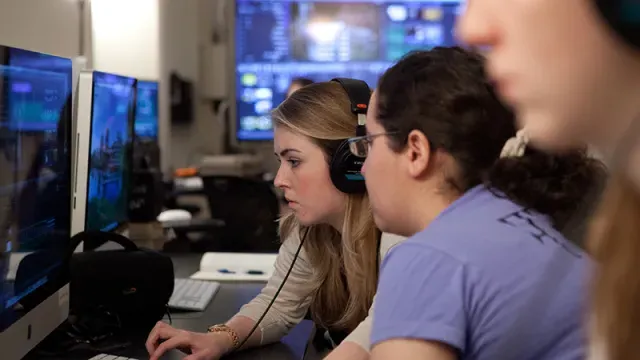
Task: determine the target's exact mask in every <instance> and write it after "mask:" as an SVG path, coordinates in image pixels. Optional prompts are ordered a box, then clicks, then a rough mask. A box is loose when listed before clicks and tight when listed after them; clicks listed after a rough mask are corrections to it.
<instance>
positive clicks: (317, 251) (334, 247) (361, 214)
mask: <svg viewBox="0 0 640 360" xmlns="http://www.w3.org/2000/svg"><path fill="white" fill-rule="evenodd" d="M272 119H273V122H274V126H275V127H284V128H287V129H288V130H290V131H292V132H294V133H297V134H300V135H303V136H306V137H307V138H309V139H310V140H311V141H312V142H314V143H315V144H316V145H318V146H319V147H320V148H321V149H322V150H323V151H324V153H325V156H326V160H327V166H328V164H329V161H330V159H331V156H332V155H333V153H334V152H335V151H336V149H337V147H338V146H339V144H340V143H341V142H342V141H344V139H346V138H348V137H350V136H354V135H355V128H356V124H357V119H356V116H355V115H354V114H353V113H351V111H350V102H349V99H348V97H347V94H346V92H345V91H344V90H343V89H342V88H341V86H340V84H338V83H335V82H324V83H316V84H312V85H308V86H305V87H304V88H302V89H300V90H298V91H296V92H295V93H294V94H293V95H292V96H291V97H290V98H288V99H287V100H285V102H283V103H282V104H281V105H280V106H279V107H278V108H276V109H275V110H274V111H273V114H272ZM304 230H308V232H307V234H306V238H305V242H304V250H305V251H306V253H307V254H308V257H309V260H310V262H311V264H312V266H313V269H314V273H315V278H314V279H313V281H314V282H315V283H316V285H317V286H316V288H317V291H316V293H315V296H314V298H313V300H312V302H311V308H310V309H311V315H312V317H313V319H314V321H316V323H318V324H320V325H322V326H325V327H332V328H338V329H345V330H353V329H355V327H356V326H357V325H358V324H359V323H360V322H361V321H362V320H364V319H365V317H366V316H367V312H368V310H369V307H370V306H371V303H372V302H373V296H374V295H375V291H376V286H377V281H378V279H377V273H378V261H377V259H378V256H377V252H378V242H379V240H380V231H379V230H378V229H377V228H376V226H375V223H374V221H373V216H372V214H371V209H370V206H369V198H368V196H367V194H351V195H349V196H348V197H347V203H346V208H345V218H344V223H343V225H342V231H341V232H339V231H337V230H336V229H334V228H333V227H331V226H330V225H327V224H317V225H311V226H309V227H308V229H303V226H302V225H301V224H299V223H298V221H297V219H296V217H295V216H294V215H292V214H289V215H285V216H284V217H283V218H282V219H280V236H281V238H282V239H283V241H286V239H287V238H289V237H290V236H291V235H293V234H294V233H295V232H298V234H300V233H302V232H303V231H304Z"/></svg>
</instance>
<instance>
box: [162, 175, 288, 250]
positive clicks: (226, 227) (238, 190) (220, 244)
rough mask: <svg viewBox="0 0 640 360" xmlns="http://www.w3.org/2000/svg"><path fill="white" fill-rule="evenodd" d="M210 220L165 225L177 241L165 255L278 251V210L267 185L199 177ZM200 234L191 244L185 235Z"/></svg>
mask: <svg viewBox="0 0 640 360" xmlns="http://www.w3.org/2000/svg"><path fill="white" fill-rule="evenodd" d="M202 182H203V187H202V192H203V195H204V196H205V198H206V199H207V203H208V206H209V211H210V214H211V218H209V219H193V220H191V221H184V222H173V223H169V224H167V225H166V226H165V227H166V228H171V229H172V230H173V232H174V234H175V235H176V240H175V241H171V242H169V243H168V244H167V245H165V251H181V252H182V251H190V252H213V251H216V252H253V253H275V252H277V251H278V249H279V248H280V242H279V238H278V223H277V219H278V216H279V211H280V206H279V203H278V198H277V196H276V194H275V192H274V191H273V188H272V184H271V183H270V182H266V181H262V180H259V179H255V178H242V177H235V176H219V175H214V176H202ZM191 233H201V234H204V236H203V237H202V238H200V239H199V240H197V241H192V240H191V239H190V238H189V237H188V234H191Z"/></svg>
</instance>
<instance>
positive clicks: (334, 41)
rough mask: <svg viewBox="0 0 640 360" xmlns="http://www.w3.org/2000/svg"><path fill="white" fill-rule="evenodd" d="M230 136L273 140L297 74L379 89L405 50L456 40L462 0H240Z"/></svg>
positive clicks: (242, 139)
mask: <svg viewBox="0 0 640 360" xmlns="http://www.w3.org/2000/svg"><path fill="white" fill-rule="evenodd" d="M235 2H236V6H235V17H234V18H233V19H232V21H235V25H234V26H233V28H234V31H235V36H233V39H234V42H235V44H234V45H235V46H234V48H235V54H234V55H235V78H234V81H232V82H231V83H232V84H234V88H235V89H234V91H233V94H234V97H235V106H232V107H231V111H232V113H231V115H232V116H231V118H232V119H235V120H234V121H233V128H234V129H233V130H234V131H231V134H232V135H231V136H232V139H231V140H232V142H235V143H237V142H241V141H265V140H271V139H272V138H273V128H272V124H271V119H270V116H269V115H270V112H271V110H272V109H273V108H274V107H275V106H277V105H278V104H280V103H281V102H282V101H284V99H285V96H286V92H287V89H288V87H289V84H290V83H291V80H293V79H295V78H298V77H305V78H310V79H312V80H314V81H329V80H331V79H332V78H335V77H351V78H357V79H361V80H364V81H366V82H367V83H368V84H369V86H371V87H372V88H375V86H376V84H377V81H378V78H379V76H380V75H381V74H382V73H383V72H384V71H385V70H386V69H387V68H389V67H390V66H391V65H392V64H393V63H394V62H395V61H397V60H398V59H399V58H400V57H402V56H403V55H405V54H406V53H407V52H409V51H412V50H416V49H428V48H431V47H435V46H451V45H454V44H456V40H455V38H454V35H453V30H454V21H455V17H456V15H457V14H458V13H459V11H460V10H461V6H460V5H461V2H460V0H422V1H418V0H404V1H402V0H378V1H369V0H343V1H340V0H235Z"/></svg>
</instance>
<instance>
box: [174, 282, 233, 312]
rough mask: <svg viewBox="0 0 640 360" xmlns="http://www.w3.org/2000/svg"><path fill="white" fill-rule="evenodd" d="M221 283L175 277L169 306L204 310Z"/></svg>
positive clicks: (179, 308) (178, 308) (177, 308)
mask: <svg viewBox="0 0 640 360" xmlns="http://www.w3.org/2000/svg"><path fill="white" fill-rule="evenodd" d="M219 288H220V283H218V282H215V281H203V280H193V279H175V285H174V287H173V294H171V299H169V307H170V308H172V309H176V310H189V311H204V309H205V308H206V307H207V305H209V303H210V302H211V299H213V296H214V295H215V294H216V293H217V292H218V289H219Z"/></svg>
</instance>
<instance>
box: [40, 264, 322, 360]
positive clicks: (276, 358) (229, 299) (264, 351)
mask: <svg viewBox="0 0 640 360" xmlns="http://www.w3.org/2000/svg"><path fill="white" fill-rule="evenodd" d="M201 257H202V255H199V254H179V255H172V256H171V258H172V260H173V264H174V270H175V276H176V277H179V278H185V277H189V275H191V274H193V273H194V272H196V271H197V270H198V268H199V266H200V258H201ZM263 287H264V283H222V285H221V286H220V289H219V290H218V293H217V294H216V295H215V296H214V298H213V300H212V301H211V303H210V304H209V306H208V307H207V309H206V310H205V311H204V312H201V313H187V312H182V313H175V314H172V316H171V319H172V324H173V326H175V327H177V328H180V329H185V330H189V331H200V332H203V331H206V329H207V327H208V326H209V325H212V324H218V323H223V322H225V321H227V320H228V319H229V318H231V317H232V316H233V315H235V313H236V312H237V311H238V310H239V309H240V307H241V306H242V305H244V304H246V303H247V302H249V301H250V300H251V299H253V298H254V297H255V296H256V295H257V294H258V293H259V292H260V290H261V289H262V288H263ZM165 321H168V318H165ZM313 328H314V326H313V323H312V322H311V321H309V320H305V321H303V322H302V323H300V324H299V325H298V326H296V327H295V328H293V329H292V330H291V332H290V333H289V335H287V336H286V337H285V338H283V339H282V341H281V342H280V343H276V344H272V345H268V346H264V347H259V348H255V349H250V350H246V351H242V352H239V353H237V354H231V355H229V356H227V357H225V358H224V359H230V360H245V359H264V360H271V359H273V360H303V359H304V360H316V359H320V357H319V356H318V355H317V354H316V352H315V350H314V349H313V346H312V345H309V348H310V349H309V351H308V353H307V354H306V356H305V352H306V349H307V345H308V344H309V343H310V339H311V336H312V335H313ZM144 340H145V339H142V338H140V339H137V340H133V339H132V341H133V343H134V345H133V346H129V347H127V348H125V349H122V350H121V351H113V352H111V353H110V354H112V355H119V356H124V357H129V358H134V359H140V360H143V359H148V358H149V355H148V354H147V351H146V349H145V347H144ZM184 357H185V355H184V354H183V353H181V352H180V351H177V350H174V351H171V352H169V353H167V354H166V355H165V356H164V357H163V359H165V360H178V359H183V358H184ZM31 358H33V357H29V359H31ZM36 358H37V357H36ZM89 358H90V357H87V356H82V357H81V356H76V355H74V354H68V355H67V356H65V357H64V359H74V360H75V359H78V360H86V359H89ZM34 359H35V358H34ZM49 359H51V358H49Z"/></svg>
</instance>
